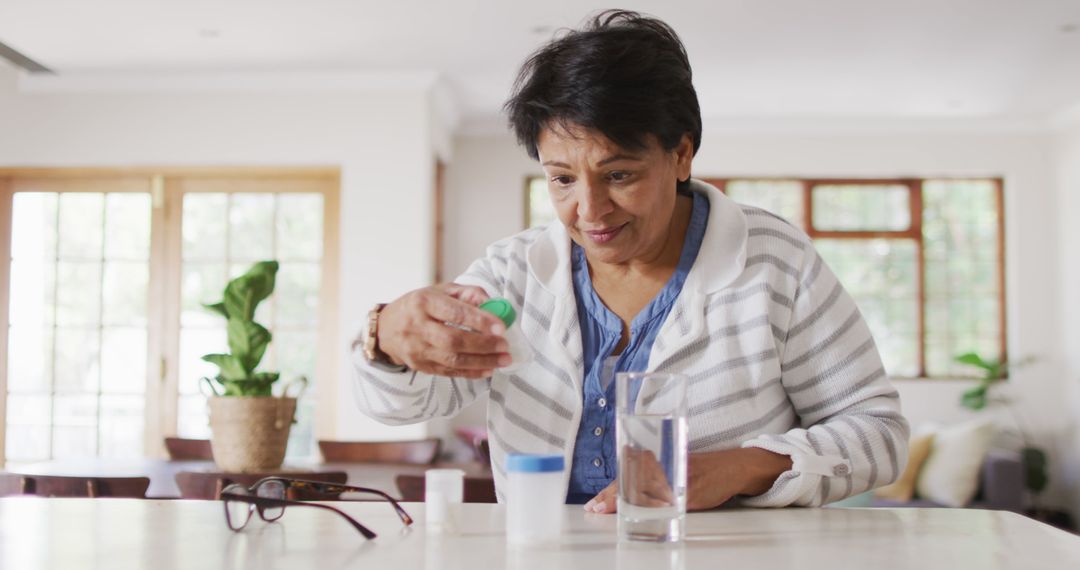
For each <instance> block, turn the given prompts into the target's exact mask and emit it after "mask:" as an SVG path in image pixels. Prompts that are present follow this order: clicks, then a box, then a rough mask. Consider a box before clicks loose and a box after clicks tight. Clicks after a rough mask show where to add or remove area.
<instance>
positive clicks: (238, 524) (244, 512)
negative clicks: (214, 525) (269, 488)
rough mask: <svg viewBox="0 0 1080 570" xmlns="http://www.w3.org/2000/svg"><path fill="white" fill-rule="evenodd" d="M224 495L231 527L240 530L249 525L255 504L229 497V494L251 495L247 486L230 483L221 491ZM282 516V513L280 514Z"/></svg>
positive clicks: (226, 513)
mask: <svg viewBox="0 0 1080 570" xmlns="http://www.w3.org/2000/svg"><path fill="white" fill-rule="evenodd" d="M221 494H222V496H223V497H224V499H225V521H226V522H227V523H229V528H231V529H233V530H240V529H242V528H244V527H245V526H247V523H248V521H249V520H251V511H252V510H253V509H254V507H255V505H253V504H251V503H247V502H244V501H238V500H235V499H229V497H228V494H232V495H250V494H251V493H249V492H248V490H247V487H244V486H243V485H229V486H228V487H225V488H224V489H222V491H221ZM279 516H280V515H279Z"/></svg>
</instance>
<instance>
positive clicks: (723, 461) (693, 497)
mask: <svg viewBox="0 0 1080 570" xmlns="http://www.w3.org/2000/svg"><path fill="white" fill-rule="evenodd" d="M688 469H689V472H688V473H687V485H686V487H687V489H686V510H688V511H703V510H708V509H712V508H716V507H719V506H720V505H722V504H724V503H726V502H728V500H730V499H731V498H732V497H734V496H735V495H751V496H753V495H760V494H762V493H764V492H765V491H768V490H769V488H770V487H772V484H773V483H774V482H775V481H776V478H777V477H779V476H780V474H781V473H784V472H785V471H787V470H789V469H791V458H790V457H788V456H787V455H780V454H777V453H773V452H771V451H766V450H764V449H759V448H756V447H748V448H745V449H743V448H737V449H725V450H723V451H711V452H707V453H693V454H690V457H689V465H688ZM618 489H619V482H618V481H617V480H616V481H612V482H611V484H610V485H608V486H607V487H606V488H605V489H604V490H603V491H600V493H599V494H598V495H596V497H593V499H592V500H590V501H589V502H588V503H586V504H585V510H586V511H588V512H592V513H614V512H615V511H616V508H617V507H616V505H617V501H616V497H617V495H618Z"/></svg>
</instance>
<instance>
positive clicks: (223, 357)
mask: <svg viewBox="0 0 1080 570" xmlns="http://www.w3.org/2000/svg"><path fill="white" fill-rule="evenodd" d="M202 359H203V360H205V361H206V362H209V363H211V364H216V365H217V367H218V368H219V369H220V370H221V373H220V374H219V376H218V381H219V382H221V383H222V384H223V385H224V384H225V382H229V381H235V380H243V379H245V378H247V376H248V372H247V370H245V369H244V366H243V364H241V362H240V360H239V359H238V358H236V357H235V356H233V355H231V354H207V355H206V356H204V357H202ZM226 388H228V386H226Z"/></svg>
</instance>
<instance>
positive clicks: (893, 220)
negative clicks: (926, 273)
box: [813, 184, 911, 231]
mask: <svg viewBox="0 0 1080 570" xmlns="http://www.w3.org/2000/svg"><path fill="white" fill-rule="evenodd" d="M910 199H911V196H910V191H909V189H908V187H907V186H902V185H899V184H843V185H839V184H820V185H817V186H814V188H813V200H814V228H815V229H818V230H823V231H903V230H907V229H909V228H910V227H911V206H910Z"/></svg>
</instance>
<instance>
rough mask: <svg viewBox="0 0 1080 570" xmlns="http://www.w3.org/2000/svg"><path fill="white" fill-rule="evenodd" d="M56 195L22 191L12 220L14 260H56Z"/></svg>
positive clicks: (12, 255) (17, 195) (17, 199)
mask: <svg viewBox="0 0 1080 570" xmlns="http://www.w3.org/2000/svg"><path fill="white" fill-rule="evenodd" d="M56 201H57V195H56V194H47V193H43V192H18V193H16V194H15V196H14V201H13V207H14V212H13V215H12V218H11V225H12V231H11V257H12V258H14V259H30V260H38V259H47V260H53V259H56V207H57V206H56Z"/></svg>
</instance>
